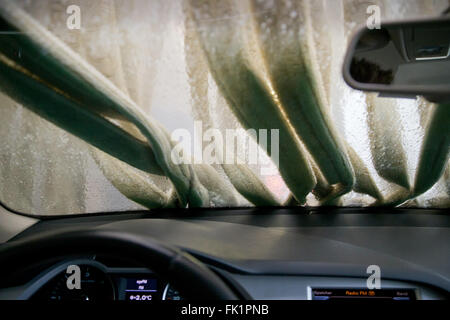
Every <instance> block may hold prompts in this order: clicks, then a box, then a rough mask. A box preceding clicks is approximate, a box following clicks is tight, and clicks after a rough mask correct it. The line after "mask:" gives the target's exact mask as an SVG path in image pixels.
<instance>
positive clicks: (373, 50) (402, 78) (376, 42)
mask: <svg viewBox="0 0 450 320" xmlns="http://www.w3.org/2000/svg"><path fill="white" fill-rule="evenodd" d="M343 76H344V80H345V82H346V83H347V84H348V85H349V86H350V87H352V88H354V89H357V90H364V91H373V92H378V93H380V95H381V96H386V97H396V98H415V97H416V96H424V97H425V98H426V99H428V100H429V101H432V102H439V103H442V102H448V101H450V17H448V16H446V17H445V16H444V17H438V18H433V19H426V20H409V21H395V22H386V23H382V25H381V29H373V30H370V29H368V28H367V27H363V28H360V29H359V30H358V31H357V32H356V34H355V36H354V37H353V39H352V40H351V42H350V46H349V48H348V50H347V53H346V57H345V60H344V66H343Z"/></svg>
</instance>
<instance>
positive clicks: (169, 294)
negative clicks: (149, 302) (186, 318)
mask: <svg viewBox="0 0 450 320" xmlns="http://www.w3.org/2000/svg"><path fill="white" fill-rule="evenodd" d="M162 299H163V300H174V301H175V300H183V298H182V297H181V295H180V293H179V292H178V290H176V289H175V288H174V287H172V286H171V285H170V284H167V286H166V288H165V289H164V292H163V295H162Z"/></svg>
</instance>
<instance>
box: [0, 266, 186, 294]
mask: <svg viewBox="0 0 450 320" xmlns="http://www.w3.org/2000/svg"><path fill="white" fill-rule="evenodd" d="M77 277H78V282H77ZM20 291H21V292H20V293H19V295H18V296H17V297H16V298H18V299H20V300H26V299H30V300H41V301H65V300H71V301H94V302H95V301H113V300H119V301H120V300H121V301H130V302H151V301H153V300H182V299H183V298H182V297H181V295H180V293H179V292H178V291H177V290H176V289H175V288H174V287H173V286H172V285H171V284H170V283H168V282H167V281H165V280H163V279H161V278H160V277H158V276H157V275H156V274H155V273H153V272H152V271H150V270H148V269H146V268H139V267H137V268H136V267H128V268H127V267H125V268H124V267H107V266H106V265H105V264H103V263H101V262H98V261H96V260H94V259H75V260H66V261H62V262H60V263H57V264H56V265H53V266H51V267H50V268H48V269H47V270H45V271H43V272H41V273H40V274H39V275H38V276H36V277H35V278H34V279H32V280H31V281H29V282H28V283H26V284H25V285H24V286H22V289H21V290H20ZM0 296H1V294H0Z"/></svg>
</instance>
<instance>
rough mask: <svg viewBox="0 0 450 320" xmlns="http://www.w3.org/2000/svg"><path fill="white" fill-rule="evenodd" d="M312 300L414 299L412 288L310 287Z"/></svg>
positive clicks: (414, 294)
mask: <svg viewBox="0 0 450 320" xmlns="http://www.w3.org/2000/svg"><path fill="white" fill-rule="evenodd" d="M311 293H312V294H311V296H312V297H311V298H312V300H334V299H379V300H416V293H415V290H414V289H374V290H370V289H341V288H339V289H324V288H313V289H311Z"/></svg>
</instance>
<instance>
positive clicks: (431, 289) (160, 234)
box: [0, 209, 450, 303]
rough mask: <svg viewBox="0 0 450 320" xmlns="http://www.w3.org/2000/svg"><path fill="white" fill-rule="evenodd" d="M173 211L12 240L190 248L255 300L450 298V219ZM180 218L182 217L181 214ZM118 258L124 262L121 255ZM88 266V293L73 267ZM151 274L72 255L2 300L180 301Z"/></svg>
mask: <svg viewBox="0 0 450 320" xmlns="http://www.w3.org/2000/svg"><path fill="white" fill-rule="evenodd" d="M265 210H266V211H267V212H265V213H264V214H261V213H259V212H257V213H256V214H255V213H254V211H255V210H253V211H252V210H247V209H245V210H244V209H242V210H230V211H227V210H223V211H221V210H214V211H213V212H210V211H211V210H208V211H203V212H200V213H195V214H193V215H184V216H183V214H184V213H183V214H178V213H177V214H174V215H172V216H171V215H170V213H167V212H164V214H162V215H161V216H158V215H157V214H153V215H152V216H149V215H148V214H147V213H142V214H140V213H133V214H118V215H101V216H100V215H99V216H84V217H73V218H72V217H71V218H61V219H51V220H47V221H41V222H38V223H36V224H34V225H33V226H31V227H28V228H27V229H26V230H24V231H22V232H21V233H19V234H17V235H16V236H15V237H13V238H12V239H10V240H9V241H10V242H11V241H14V240H15V239H22V238H25V237H27V236H28V235H31V236H32V235H34V234H36V233H39V232H44V231H46V230H49V229H51V230H54V229H58V230H64V228H69V227H72V226H74V225H76V226H78V227H83V228H95V229H108V230H123V231H126V232H129V233H132V234H137V235H139V234H142V235H146V236H150V237H153V238H155V239H158V240H159V241H161V242H164V243H167V244H170V245H172V246H175V247H177V248H179V249H181V250H184V251H186V252H188V253H190V254H191V255H193V256H194V257H196V258H197V259H198V260H200V261H201V262H203V263H204V264H206V265H207V266H208V267H209V268H210V269H212V270H213V271H214V272H216V274H219V275H220V277H221V278H222V279H223V280H224V281H225V282H226V283H227V284H228V285H229V286H230V287H232V288H234V289H235V290H236V291H238V292H239V293H240V296H242V297H245V298H246V299H258V300H274V299H283V300H308V299H310V300H333V299H344V298H345V299H369V298H373V299H392V300H428V299H448V297H449V294H448V293H449V291H450V250H448V244H449V243H450V217H449V216H448V214H447V213H446V212H434V211H426V212H424V211H423V210H422V211H420V212H417V213H416V212H414V210H406V211H402V210H394V211H395V213H391V212H388V211H389V210H391V209H383V210H385V212H383V213H370V214H360V213H358V210H359V209H355V212H347V213H345V214H343V213H341V211H339V212H340V213H339V214H333V213H332V212H330V213H327V214H320V213H318V214H311V215H302V214H297V213H296V214H291V213H290V212H289V211H290V210H289V209H270V210H269V209H265ZM178 212H179V210H178ZM116 258H117V257H116ZM71 265H75V266H79V267H80V274H81V281H80V283H81V289H68V288H67V281H68V279H69V277H70V276H71V274H70V272H69V273H68V272H67V270H68V269H67V268H68V267H69V266H71ZM369 265H378V266H379V267H380V269H381V289H375V290H368V289H367V282H366V281H367V277H368V274H367V267H368V266H369ZM170 282H171V279H162V278H160V277H158V275H156V274H154V273H153V272H152V271H151V270H148V269H145V268H142V267H140V266H137V265H133V264H130V263H127V262H122V261H121V262H120V263H119V262H117V261H114V259H106V258H105V257H101V256H95V257H93V256H83V257H65V258H64V259H62V260H59V261H54V262H52V263H50V264H47V265H45V267H43V268H41V269H40V270H39V272H36V273H34V274H33V277H30V278H28V279H26V281H24V282H23V283H20V284H17V285H15V286H12V287H9V288H0V299H41V300H65V299H77V300H122V301H130V302H136V303H151V301H155V300H181V299H184V298H187V297H183V295H182V292H178V291H177V290H176V288H175V287H173V286H172V284H171V283H170Z"/></svg>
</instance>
